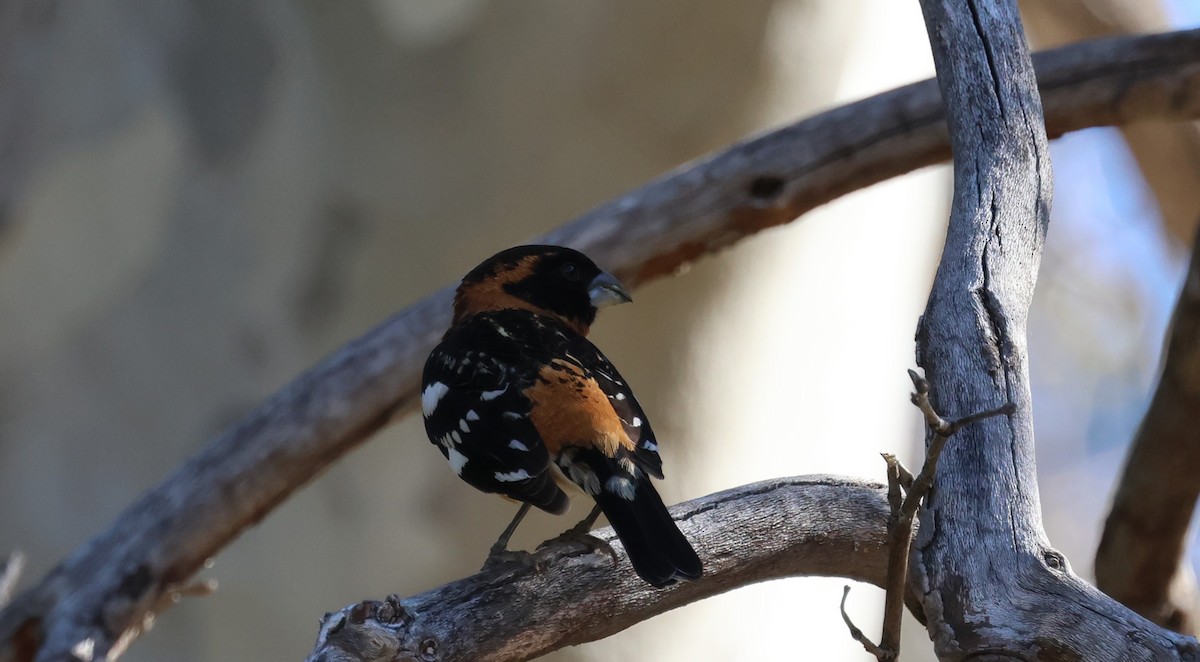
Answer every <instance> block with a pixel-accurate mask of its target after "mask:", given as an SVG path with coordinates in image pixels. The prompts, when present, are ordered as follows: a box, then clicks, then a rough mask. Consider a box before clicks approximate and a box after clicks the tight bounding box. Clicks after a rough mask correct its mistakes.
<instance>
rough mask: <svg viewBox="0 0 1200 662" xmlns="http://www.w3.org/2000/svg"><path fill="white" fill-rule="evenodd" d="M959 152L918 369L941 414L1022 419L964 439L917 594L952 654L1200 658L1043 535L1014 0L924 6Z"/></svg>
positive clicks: (1040, 183) (934, 520) (1037, 145)
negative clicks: (1006, 409)
mask: <svg viewBox="0 0 1200 662" xmlns="http://www.w3.org/2000/svg"><path fill="white" fill-rule="evenodd" d="M921 5H922V9H923V12H924V14H925V20H926V25H927V27H928V31H929V36H930V42H931V44H932V46H933V53H934V63H935V65H936V67H937V72H938V81H939V83H940V85H941V89H942V96H943V98H944V99H945V100H946V106H947V117H948V123H949V127H950V135H951V143H952V147H953V150H954V157H955V158H954V202H953V208H952V212H951V218H950V226H949V229H948V232H947V236H946V244H945V248H944V251H943V255H942V260H941V263H940V265H939V268H938V272H937V276H936V278H935V280H934V285H933V289H932V292H931V294H930V298H929V305H928V307H927V308H926V311H925V315H924V317H923V318H922V322H921V324H920V327H919V329H918V338H917V343H918V363H919V364H920V365H921V366H922V367H924V368H925V370H926V376H927V377H928V379H929V381H930V382H931V383H932V385H933V395H934V399H935V405H936V407H937V409H938V411H939V412H940V413H942V414H943V415H944V416H949V417H957V416H962V415H965V414H969V413H971V412H973V411H979V410H982V409H986V408H989V407H994V406H997V405H1001V404H1003V403H1006V402H1007V403H1013V404H1015V405H1016V407H1017V410H1016V412H1015V413H1014V414H1012V415H1011V416H1007V417H1003V418H995V419H989V420H987V421H983V422H980V423H978V424H976V425H973V426H971V427H969V428H967V429H964V430H962V431H961V432H960V434H959V436H958V437H956V438H955V440H954V443H952V444H950V446H949V447H948V448H947V449H946V452H945V454H944V455H943V456H942V461H941V466H940V468H939V474H938V477H937V482H936V484H935V487H934V490H933V492H932V494H931V496H930V498H929V500H928V502H927V507H926V509H925V510H924V511H923V513H922V518H921V524H922V526H921V530H920V532H919V536H918V540H917V545H916V550H915V553H914V554H915V558H914V571H915V573H914V577H913V589H914V591H915V592H916V593H917V594H918V596H921V599H922V602H923V604H924V607H925V615H926V617H927V619H928V627H929V632H930V635H931V636H932V638H933V640H934V645H935V647H936V650H937V652H938V655H939V657H940V658H941V659H949V660H957V659H965V658H969V657H975V656H984V657H986V658H987V659H1029V658H1037V659H1043V660H1059V659H1061V660H1079V659H1087V660H1092V659H1096V660H1099V659H1120V660H1151V659H1154V660H1161V659H1172V658H1176V657H1183V658H1192V657H1194V656H1196V655H1197V654H1200V648H1198V647H1197V644H1196V642H1195V640H1192V639H1188V638H1184V637H1181V636H1179V635H1176V634H1175V633H1171V632H1167V631H1165V630H1161V629H1160V628H1158V627H1156V626H1154V625H1153V624H1150V623H1148V622H1147V621H1145V620H1144V619H1142V618H1141V617H1139V616H1137V615H1136V614H1134V613H1132V612H1130V611H1129V610H1128V609H1126V608H1124V607H1122V606H1121V605H1119V604H1117V603H1115V602H1113V601H1112V600H1110V599H1108V598H1107V597H1105V596H1103V595H1102V594H1101V593H1100V592H1099V591H1097V590H1095V589H1094V588H1092V587H1090V586H1089V585H1088V584H1086V583H1085V582H1083V581H1081V580H1080V579H1078V578H1077V577H1076V576H1074V575H1073V574H1072V573H1071V571H1070V569H1069V567H1068V565H1067V564H1066V562H1065V559H1064V558H1063V557H1062V555H1061V554H1059V553H1058V552H1056V551H1055V550H1054V549H1052V548H1051V547H1050V545H1049V543H1048V541H1047V539H1046V536H1045V533H1044V531H1043V530H1042V524H1041V514H1040V509H1039V501H1038V489H1037V474H1036V470H1035V466H1034V437H1033V408H1032V400H1031V398H1030V392H1029V378H1028V370H1027V359H1028V356H1027V350H1026V342H1025V329H1026V316H1027V313H1028V309H1029V303H1030V299H1031V298H1032V295H1033V286H1034V282H1035V279H1036V277H1037V269H1038V264H1039V260H1040V257H1041V251H1042V245H1043V241H1044V237H1045V231H1046V226H1047V221H1048V217H1049V206H1050V197H1051V176H1050V163H1049V156H1048V152H1047V145H1046V134H1045V131H1044V129H1043V123H1042V107H1041V103H1040V101H1039V98H1038V94H1037V87H1036V83H1035V80H1034V72H1033V67H1032V63H1031V61H1030V58H1029V54H1028V50H1027V48H1026V45H1025V38H1024V34H1023V32H1022V29H1021V23H1020V19H1019V17H1018V15H1017V8H1016V2H1015V0H1004V1H1000V2H982V1H976V0H923V1H922V3H921Z"/></svg>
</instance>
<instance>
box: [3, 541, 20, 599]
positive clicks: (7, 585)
mask: <svg viewBox="0 0 1200 662" xmlns="http://www.w3.org/2000/svg"><path fill="white" fill-rule="evenodd" d="M23 570H25V555H24V554H22V553H21V552H19V551H14V552H13V553H12V554H9V555H8V560H7V561H5V562H4V567H3V568H0V607H3V606H4V605H6V604H8V601H9V600H12V596H13V593H15V592H16V589H17V582H18V581H20V579H21V572H22V571H23Z"/></svg>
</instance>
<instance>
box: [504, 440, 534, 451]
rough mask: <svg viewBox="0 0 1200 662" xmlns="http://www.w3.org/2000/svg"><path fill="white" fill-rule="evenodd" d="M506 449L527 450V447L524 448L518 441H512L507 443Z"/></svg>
mask: <svg viewBox="0 0 1200 662" xmlns="http://www.w3.org/2000/svg"><path fill="white" fill-rule="evenodd" d="M508 447H509V448H511V449H513V450H515V451H527V450H529V447H528V446H526V445H525V444H522V443H521V440H520V439H513V440H512V441H510V442H508Z"/></svg>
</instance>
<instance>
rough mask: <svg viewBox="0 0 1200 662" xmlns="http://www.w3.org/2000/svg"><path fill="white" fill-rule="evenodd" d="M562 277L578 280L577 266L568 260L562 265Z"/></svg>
mask: <svg viewBox="0 0 1200 662" xmlns="http://www.w3.org/2000/svg"><path fill="white" fill-rule="evenodd" d="M562 275H563V278H566V279H567V280H569V281H571V282H575V281H577V280H579V267H577V266H575V263H574V262H568V263H566V264H564V265H562Z"/></svg>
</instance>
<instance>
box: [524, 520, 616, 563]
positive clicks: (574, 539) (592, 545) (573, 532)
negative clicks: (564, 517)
mask: <svg viewBox="0 0 1200 662" xmlns="http://www.w3.org/2000/svg"><path fill="white" fill-rule="evenodd" d="M583 524H584V523H583V522H581V523H580V524H579V525H576V526H573V527H571V528H569V529H567V530H566V531H563V532H562V533H561V534H559V535H558V536H555V537H553V538H551V539H549V540H546V541H543V542H542V544H540V545H538V549H542V548H543V547H550V546H552V545H561V544H570V543H574V544H577V545H583V546H584V547H585V548H586V549H587V550H588V551H589V552H591V553H593V554H605V555H607V556H608V557H609V558H611V559H612V561H613V563H616V562H617V553H616V552H615V551H613V548H612V545H610V544H608V541H606V540H601V539H600V538H597V537H596V536H593V535H592V534H591V533H590V532H589V530H588V527H587V526H583Z"/></svg>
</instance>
